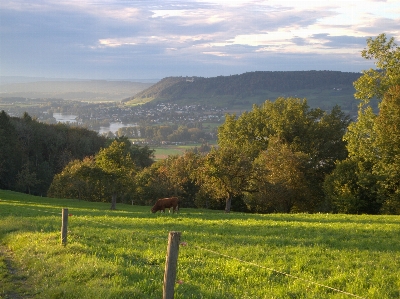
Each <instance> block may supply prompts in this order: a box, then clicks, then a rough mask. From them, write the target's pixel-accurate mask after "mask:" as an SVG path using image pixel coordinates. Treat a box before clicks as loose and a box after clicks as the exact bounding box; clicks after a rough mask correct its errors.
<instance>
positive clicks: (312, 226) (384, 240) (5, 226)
mask: <svg viewBox="0 0 400 299" xmlns="http://www.w3.org/2000/svg"><path fill="white" fill-rule="evenodd" d="M63 207H68V208H69V213H71V214H72V216H71V217H69V226H68V227H69V228H68V230H69V235H68V244H67V246H66V247H63V246H61V245H60V233H59V231H60V226H61V209H62V208H63ZM117 208H118V210H117V211H110V210H109V204H108V203H88V202H79V201H76V200H61V199H50V198H40V197H33V196H27V195H24V194H20V193H15V192H9V191H3V190H0V244H1V245H2V246H3V248H7V249H8V250H11V251H12V252H13V256H14V266H15V267H16V268H17V269H18V271H19V273H20V275H22V276H24V277H26V281H25V284H26V285H28V286H30V287H31V288H30V289H31V291H30V295H32V296H33V297H34V298H161V297H162V284H163V272H164V266H165V254H166V248H167V238H168V232H169V231H181V232H182V241H183V242H186V243H187V246H181V247H180V251H179V262H178V275H177V279H178V280H182V281H183V283H182V284H177V285H176V288H175V298H355V296H351V295H349V294H344V293H340V292H337V291H335V290H332V289H329V288H326V287H323V286H320V285H317V284H315V283H312V282H317V283H320V284H323V285H326V286H330V287H333V288H337V289H340V290H343V291H346V292H349V293H351V294H354V295H357V296H359V297H358V298H381V299H385V298H388V299H389V298H399V297H400V291H399V290H400V272H399V267H400V252H399V248H400V239H399V238H398V236H399V234H400V225H399V224H400V217H399V216H365V215H363V216H351V215H330V214H329V215H322V214H319V215H306V214H294V215H282V214H272V215H250V214H241V213H231V214H224V213H222V212H219V211H205V210H194V209H184V210H182V211H181V213H180V214H178V215H168V214H167V215H159V214H151V213H150V212H149V207H139V206H128V205H122V204H119V205H118V206H117ZM3 260H4V259H3ZM6 268H7V267H1V261H0V277H2V276H7V275H8V274H7V269H6ZM278 271H279V272H285V273H288V274H290V275H293V276H295V277H298V278H300V279H296V278H294V277H291V276H287V275H283V274H281V273H279V272H278ZM10 279H15V278H10V277H9V278H8V280H9V281H10ZM11 281H12V280H11ZM8 286H9V284H8ZM7 292H8V294H9V292H10V289H9V287H8V288H7V284H0V298H2V296H3V298H7ZM356 298H357V297H356Z"/></svg>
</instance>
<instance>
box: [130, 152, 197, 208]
mask: <svg viewBox="0 0 400 299" xmlns="http://www.w3.org/2000/svg"><path fill="white" fill-rule="evenodd" d="M200 159H201V158H200V156H199V155H198V154H195V153H194V152H191V151H187V152H185V153H184V154H183V155H171V156H169V157H168V158H166V159H163V160H160V161H158V162H156V163H154V164H153V165H152V166H151V167H148V168H145V169H143V170H142V171H140V172H138V173H137V175H136V177H135V181H136V186H137V187H136V191H135V198H136V200H135V203H137V204H154V202H155V201H156V200H157V199H158V198H163V197H171V196H178V197H179V199H180V206H183V207H193V206H194V198H195V196H196V193H197V192H198V190H199V188H198V186H197V185H196V183H195V181H196V175H195V170H196V169H197V167H198V164H199V163H200Z"/></svg>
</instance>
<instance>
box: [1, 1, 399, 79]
mask: <svg viewBox="0 0 400 299" xmlns="http://www.w3.org/2000/svg"><path fill="white" fill-rule="evenodd" d="M381 33H385V34H386V35H387V36H388V37H394V38H395V41H396V43H397V44H399V43H400V42H399V41H400V1H399V0H386V1H384V0H344V1H342V0H335V1H332V0H325V1H321V0H316V1H314V0H309V1H306V0H303V1H300V0H286V1H282V0H268V1H251V0H250V1H245V0H216V1H207V0H189V1H187V0H158V1H156V0H136V1H134V0H107V1H106V0H1V1H0V75H1V76H30V77H46V78H79V79H113V80H117V79H162V78H165V77H169V76H201V77H216V76H229V75H234V74H242V73H245V72H253V71H304V70H333V71H344V72H361V71H362V70H366V69H369V68H374V64H373V61H369V60H366V59H364V58H362V57H361V51H362V50H363V49H364V48H365V47H366V40H367V38H370V37H371V38H375V37H376V36H378V35H379V34H381Z"/></svg>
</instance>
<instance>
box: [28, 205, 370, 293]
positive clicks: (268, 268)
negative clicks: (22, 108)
mask: <svg viewBox="0 0 400 299" xmlns="http://www.w3.org/2000/svg"><path fill="white" fill-rule="evenodd" d="M22 208H24V209H28V210H34V211H39V212H44V213H51V214H57V215H62V213H56V212H50V211H44V210H39V209H33V208H27V207H22ZM75 218H82V219H83V220H85V221H88V222H92V223H95V224H100V225H103V226H107V227H110V228H114V229H121V227H118V226H113V225H110V224H105V223H101V222H98V221H94V220H89V219H87V216H77V215H75ZM139 234H140V233H139ZM141 235H144V234H141ZM146 236H148V235H146ZM152 238H160V239H164V240H165V239H166V238H165V237H159V236H152ZM180 245H181V246H188V245H189V244H188V243H187V242H180ZM192 247H193V248H196V249H200V250H203V251H207V252H210V253H213V254H215V255H219V256H223V257H225V258H227V259H232V260H236V261H239V262H241V263H244V264H247V265H251V266H254V267H258V268H262V269H265V270H269V271H272V272H275V273H278V274H281V275H284V276H287V277H290V278H293V279H297V280H301V281H303V282H307V283H310V284H314V285H317V286H320V287H323V288H326V289H330V290H333V291H336V292H338V293H342V294H345V295H348V296H352V297H355V298H359V299H367V298H365V297H361V296H358V295H355V294H352V293H349V292H346V291H343V290H340V289H337V288H334V287H330V286H328V285H324V284H321V283H318V282H315V281H312V280H309V279H305V278H301V277H298V276H295V275H292V274H289V273H286V272H283V271H279V270H275V269H273V268H270V267H266V266H262V265H259V264H256V263H254V262H249V261H245V260H243V259H240V258H237V257H234V256H230V255H227V254H224V253H220V252H217V251H215V250H211V249H208V248H204V247H200V246H197V245H192Z"/></svg>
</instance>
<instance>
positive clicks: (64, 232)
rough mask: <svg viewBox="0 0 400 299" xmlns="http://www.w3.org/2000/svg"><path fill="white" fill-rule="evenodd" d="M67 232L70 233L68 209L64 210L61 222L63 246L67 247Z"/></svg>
mask: <svg viewBox="0 0 400 299" xmlns="http://www.w3.org/2000/svg"><path fill="white" fill-rule="evenodd" d="M67 232H68V209H67V208H63V209H62V220H61V244H62V245H64V246H65V245H67Z"/></svg>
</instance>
